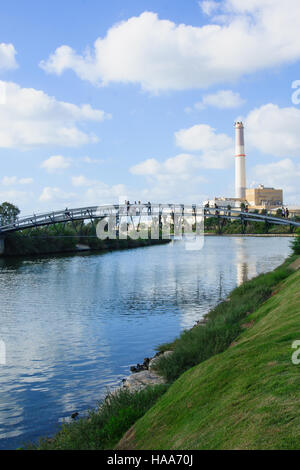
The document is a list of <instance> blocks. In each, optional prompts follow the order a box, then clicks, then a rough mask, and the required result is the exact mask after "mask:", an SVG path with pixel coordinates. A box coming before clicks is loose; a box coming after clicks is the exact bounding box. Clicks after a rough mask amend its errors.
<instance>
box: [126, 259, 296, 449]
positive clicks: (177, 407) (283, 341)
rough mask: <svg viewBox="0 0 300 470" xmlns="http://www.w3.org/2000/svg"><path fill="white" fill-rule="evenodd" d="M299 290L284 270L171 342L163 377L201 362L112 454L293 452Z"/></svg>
mask: <svg viewBox="0 0 300 470" xmlns="http://www.w3.org/2000/svg"><path fill="white" fill-rule="evenodd" d="M299 286H300V271H297V272H296V273H293V274H289V272H288V268H287V263H286V264H285V265H284V266H282V267H280V268H278V269H276V270H275V271H273V272H272V273H269V274H267V275H264V276H259V277H258V278H256V279H254V280H252V281H250V282H249V283H246V284H244V285H243V286H241V287H240V288H238V289H236V290H235V291H234V292H233V293H232V294H231V295H230V301H229V302H228V303H227V306H226V304H223V305H222V304H221V305H219V306H218V307H217V308H216V309H215V310H214V311H213V312H211V313H210V315H209V317H210V319H209V323H208V324H207V325H206V326H203V327H202V326H200V327H198V331H197V328H195V329H194V331H193V332H189V333H186V334H184V335H182V337H181V338H180V339H179V340H178V341H175V343H174V344H173V346H174V351H175V353H174V354H176V358H175V356H174V363H175V364H176V366H175V371H174V367H171V365H170V364H167V362H166V361H164V362H165V363H164V364H163V365H161V370H162V372H164V373H165V374H167V375H168V376H171V377H174V376H175V377H176V376H177V375H178V374H179V373H180V371H179V367H178V361H179V363H183V366H181V369H187V368H188V362H189V364H190V365H191V366H192V365H193V363H195V362H197V361H199V362H200V361H201V360H203V362H201V363H200V364H198V365H195V366H194V367H192V368H190V369H188V370H187V371H186V372H185V373H184V374H182V375H180V377H179V378H178V379H177V380H176V381H175V382H174V383H173V384H172V385H171V387H170V388H169V390H168V391H167V392H166V394H164V395H163V396H162V397H161V398H160V399H159V400H158V401H157V403H156V404H155V405H154V406H153V407H152V408H151V409H150V410H149V411H148V412H147V413H146V414H145V416H144V417H143V418H141V419H140V420H139V421H138V422H137V423H136V424H135V425H134V426H133V427H132V428H131V430H130V431H129V432H128V433H127V434H126V435H125V436H124V438H123V439H122V441H121V442H120V443H119V445H118V448H120V449H299V448H300V408H299V398H298V397H299V387H300V365H298V366H297V365H294V364H293V363H292V361H291V357H292V353H293V349H292V343H293V341H294V340H299V339H300V332H299V312H300V289H299ZM254 292H256V295H254ZM266 297H268V299H267V300H266ZM238 299H240V303H241V307H239V306H238ZM248 307H249V310H248ZM218 318H219V320H218ZM211 322H212V324H215V325H217V324H218V322H220V325H221V326H220V327H221V329H223V332H224V333H225V337H224V336H223V335H220V336H219V335H218V334H217V330H216V331H215V335H212V334H210V333H209V330H210V326H209V325H210V323H211ZM215 322H217V323H215ZM226 323H228V332H226V331H227V330H226V326H225V324H226ZM206 328H208V330H207V333H206V334H205V333H202V332H201V331H202V330H203V332H204V331H205V329H206ZM232 331H236V332H237V333H238V336H237V337H235V338H233V336H234V335H233V334H232ZM187 337H188V339H187ZM233 339H234V341H233ZM197 341H198V344H199V345H200V346H199V348H197V344H196V343H197ZM203 341H205V342H208V344H209V343H211V346H209V345H208V346H206V345H204V344H203ZM228 346H230V347H228ZM225 347H226V348H227V349H225ZM222 349H225V351H224V352H220V351H221V350H222ZM191 352H192V353H191ZM180 353H181V354H182V356H183V358H182V359H180ZM214 353H216V354H215V355H213V354H214ZM217 353H219V354H217ZM209 355H210V356H211V357H210V358H209V359H207V357H208V356H209ZM205 359H206V360H205Z"/></svg>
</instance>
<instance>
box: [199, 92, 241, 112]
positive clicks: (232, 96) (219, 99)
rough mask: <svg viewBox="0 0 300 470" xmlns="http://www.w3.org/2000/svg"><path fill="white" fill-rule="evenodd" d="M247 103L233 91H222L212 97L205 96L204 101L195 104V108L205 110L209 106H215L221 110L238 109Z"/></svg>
mask: <svg viewBox="0 0 300 470" xmlns="http://www.w3.org/2000/svg"><path fill="white" fill-rule="evenodd" d="M244 103H245V100H244V99H242V98H241V96H240V94H239V93H237V92H233V91H232V90H220V91H218V92H216V93H213V94H210V95H204V96H203V98H202V101H199V102H198V103H195V105H194V107H195V108H196V109H198V110H202V109H205V108H206V107H207V106H214V107H215V108H219V109H231V108H238V107H239V106H242V104H244Z"/></svg>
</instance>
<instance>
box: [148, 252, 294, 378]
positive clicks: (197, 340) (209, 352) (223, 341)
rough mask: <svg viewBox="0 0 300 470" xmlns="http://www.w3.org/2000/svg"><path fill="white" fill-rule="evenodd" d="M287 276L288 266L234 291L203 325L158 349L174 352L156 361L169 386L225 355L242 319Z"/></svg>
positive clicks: (211, 313) (185, 332) (210, 314)
mask: <svg viewBox="0 0 300 470" xmlns="http://www.w3.org/2000/svg"><path fill="white" fill-rule="evenodd" d="M291 260H292V258H290V259H289V262H290V261H291ZM289 274H290V270H289V269H288V263H285V264H284V265H283V266H280V267H279V268H277V269H276V270H275V271H272V272H270V273H267V274H262V275H260V276H258V277H256V278H254V279H252V280H250V281H248V282H246V283H245V284H243V285H241V286H240V287H238V288H236V289H235V290H233V291H232V293H231V294H230V300H229V301H228V299H227V300H226V301H224V302H222V303H220V304H219V305H217V307H215V308H214V309H213V310H212V311H210V313H209V314H208V315H207V323H206V324H205V325H203V326H197V327H195V328H192V329H191V330H187V331H184V332H183V333H182V334H181V336H180V337H179V338H178V339H176V340H175V341H174V342H173V343H168V344H165V345H161V346H159V347H158V350H160V351H166V350H168V349H172V350H173V354H172V355H171V356H167V357H165V358H162V359H161V360H160V361H159V363H158V366H157V370H158V372H159V373H160V374H161V375H163V376H164V377H165V378H166V379H167V381H168V382H173V381H174V380H175V379H177V378H178V377H179V376H180V375H181V374H182V373H183V372H185V371H186V370H188V369H190V368H191V367H193V366H195V365H196V364H199V363H201V362H203V361H205V360H207V359H208V358H210V357H212V356H213V355H215V354H218V353H220V352H223V351H225V349H227V348H228V346H229V345H230V344H231V343H232V342H233V341H234V339H235V338H236V337H237V336H238V335H239V334H240V333H241V331H242V323H243V321H246V320H245V318H246V317H247V316H248V315H249V314H251V313H252V312H254V311H255V310H256V309H257V308H258V307H259V306H260V305H261V304H262V303H263V302H265V300H267V299H268V298H269V297H270V296H271V295H272V292H273V289H274V288H275V286H277V285H278V283H279V282H281V281H282V280H283V279H285V278H286V277H287V276H289ZM247 321H248V320H247Z"/></svg>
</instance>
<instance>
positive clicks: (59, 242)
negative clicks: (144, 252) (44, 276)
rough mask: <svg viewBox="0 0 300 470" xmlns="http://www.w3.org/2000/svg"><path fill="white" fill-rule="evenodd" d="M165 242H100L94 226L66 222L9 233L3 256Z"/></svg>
mask: <svg viewBox="0 0 300 470" xmlns="http://www.w3.org/2000/svg"><path fill="white" fill-rule="evenodd" d="M168 241H169V240H161V239H160V240H151V239H146V240H144V239H138V240H133V239H130V238H128V239H127V240H111V239H107V240H100V239H99V238H98V237H97V234H96V227H95V225H94V224H92V223H88V224H83V223H82V222H72V223H71V222H68V223H66V224H55V225H49V226H47V227H39V228H35V229H26V230H22V231H20V232H14V233H11V234H9V235H7V236H6V238H5V252H4V254H5V255H7V256H23V255H37V254H51V253H62V252H73V251H78V250H79V249H80V248H79V247H78V245H84V246H86V247H89V248H90V249H91V250H99V251H110V250H122V249H127V248H137V247H142V246H149V245H155V244H161V243H167V242H168Z"/></svg>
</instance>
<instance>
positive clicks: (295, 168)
mask: <svg viewBox="0 0 300 470" xmlns="http://www.w3.org/2000/svg"><path fill="white" fill-rule="evenodd" d="M252 175H253V176H254V177H255V179H256V180H258V181H260V182H263V184H264V185H265V186H271V187H275V188H281V189H283V190H284V198H285V201H287V202H292V203H293V202H297V203H298V204H299V198H300V190H299V178H300V163H297V162H295V161H293V160H291V159H290V158H285V159H282V160H280V161H278V162H272V163H267V164H260V165H256V166H255V167H254V168H253V170H252Z"/></svg>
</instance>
